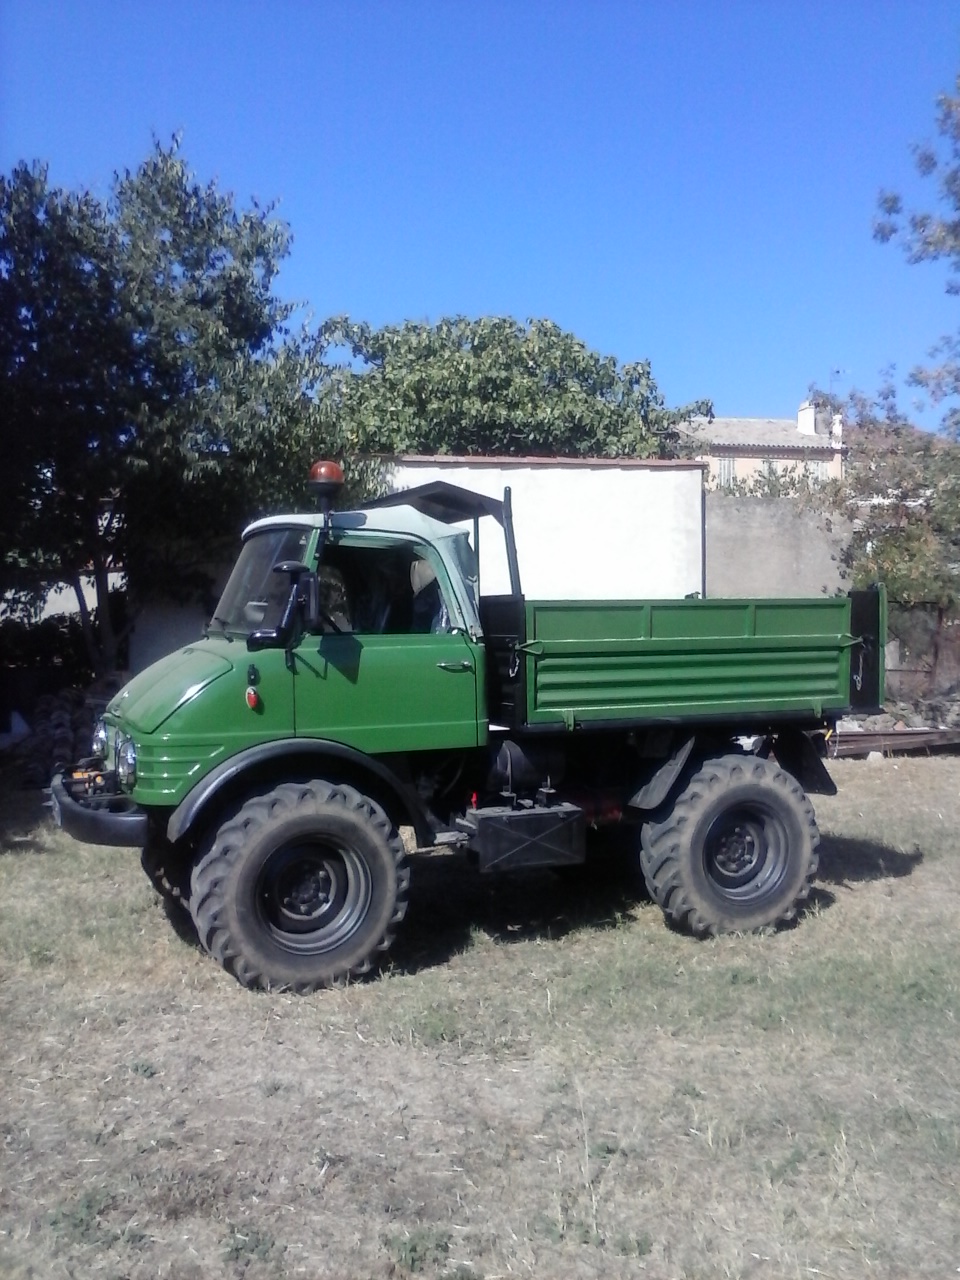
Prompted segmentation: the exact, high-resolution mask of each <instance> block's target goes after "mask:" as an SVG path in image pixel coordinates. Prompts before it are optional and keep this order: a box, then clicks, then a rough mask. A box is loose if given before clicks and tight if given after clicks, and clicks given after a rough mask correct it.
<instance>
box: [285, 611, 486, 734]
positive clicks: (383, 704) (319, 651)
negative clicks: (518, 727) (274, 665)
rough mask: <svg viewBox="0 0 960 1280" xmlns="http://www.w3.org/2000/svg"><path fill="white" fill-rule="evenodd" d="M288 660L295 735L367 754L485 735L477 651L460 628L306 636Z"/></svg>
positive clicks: (479, 653) (481, 666) (480, 661)
mask: <svg viewBox="0 0 960 1280" xmlns="http://www.w3.org/2000/svg"><path fill="white" fill-rule="evenodd" d="M294 662H295V673H294V699H295V715H296V732H297V736H298V737H311V738H328V739H332V740H333V741H336V742H342V743H344V744H345V745H347V746H351V747H355V748H356V749H357V750H358V751H363V752H366V753H367V754H369V755H382V754H385V753H388V752H396V751H431V750H450V749H454V748H461V749H462V748H467V747H475V746H477V745H479V744H480V743H481V742H484V741H486V731H487V724H486V713H485V712H483V713H482V714H481V708H482V707H483V705H484V699H483V690H484V675H485V672H484V651H483V648H482V646H480V645H477V644H474V643H473V642H472V641H471V640H470V638H469V637H468V636H467V635H465V634H463V633H462V632H460V631H454V632H441V633H437V634H434V633H426V634H422V635H421V634H415V633H401V634H374V633H369V634H364V633H362V632H359V633H358V632H339V633H338V632H329V633H327V634H324V635H319V636H317V635H314V636H305V637H304V638H303V640H302V641H301V643H300V644H299V646H298V647H297V649H296V650H295V651H294Z"/></svg>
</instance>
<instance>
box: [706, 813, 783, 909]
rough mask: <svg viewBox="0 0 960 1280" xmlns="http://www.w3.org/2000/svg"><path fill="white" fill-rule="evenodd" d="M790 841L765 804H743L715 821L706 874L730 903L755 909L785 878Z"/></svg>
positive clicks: (709, 836)
mask: <svg viewBox="0 0 960 1280" xmlns="http://www.w3.org/2000/svg"><path fill="white" fill-rule="evenodd" d="M789 860H790V839H789V833H788V831H787V828H786V825H785V823H784V822H783V819H782V818H781V817H780V816H779V814H777V813H776V812H775V811H774V810H773V809H771V808H769V807H768V806H767V805H763V804H757V803H753V804H740V805H737V806H735V807H733V808H730V809H727V810H725V811H724V812H723V813H721V814H719V815H718V816H717V817H716V818H714V820H713V822H711V824H710V827H709V829H708V830H707V834H706V839H705V840H704V844H703V864H704V870H705V871H706V874H707V876H708V878H709V880H710V883H711V884H712V885H713V887H714V888H715V889H716V890H717V892H719V893H720V894H721V895H722V896H723V897H724V898H726V899H727V900H728V901H730V902H734V903H738V904H743V905H750V906H752V905H754V904H756V903H758V902H761V901H763V900H764V899H765V898H767V897H768V896H769V895H770V894H771V893H773V892H775V891H776V889H777V888H778V887H779V885H780V883H781V882H782V880H783V878H784V876H785V875H786V873H787V867H788V865H789Z"/></svg>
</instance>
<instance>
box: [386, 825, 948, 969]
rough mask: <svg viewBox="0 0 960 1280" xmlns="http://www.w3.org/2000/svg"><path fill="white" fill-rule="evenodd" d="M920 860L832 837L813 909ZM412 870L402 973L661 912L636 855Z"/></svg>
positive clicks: (437, 864) (431, 860)
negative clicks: (637, 912) (561, 864)
mask: <svg viewBox="0 0 960 1280" xmlns="http://www.w3.org/2000/svg"><path fill="white" fill-rule="evenodd" d="M922 860H923V853H922V851H921V850H920V849H919V848H918V849H915V850H914V851H913V852H910V853H905V852H903V851H902V850H899V849H894V848H892V847H890V846H889V845H883V844H879V843H877V842H876V841H872V840H857V839H852V838H850V837H847V836H824V838H823V840H822V841H821V845H820V869H819V873H818V875H817V880H816V884H815V887H814V890H813V893H812V894H811V896H810V905H811V906H812V907H816V909H817V910H821V911H822V910H826V909H829V908H830V907H831V906H832V905H833V904H834V903H835V902H836V900H837V895H836V893H835V892H834V890H837V889H844V888H848V887H850V886H852V885H854V884H857V883H862V882H868V881H873V880H884V879H898V878H901V877H904V876H909V875H910V874H912V872H913V871H914V869H915V868H916V867H917V866H918V865H919V864H920V863H921V862H922ZM411 867H412V884H411V893H410V907H409V910H408V912H407V916H406V919H405V920H404V923H403V925H402V927H401V929H400V932H399V933H398V935H397V940H396V942H395V943H394V945H393V947H392V948H391V951H390V960H389V968H390V969H391V970H392V971H393V972H395V973H404V974H413V973H417V972H419V971H420V970H423V969H429V968H432V967H433V966H434V965H440V964H444V963H446V962H447V961H448V960H449V959H450V958H451V957H452V956H455V955H457V954H459V953H460V952H462V951H464V950H466V949H467V948H468V947H469V946H470V943H471V939H472V938H473V936H475V935H476V934H477V933H481V934H484V935H486V936H487V937H489V938H492V939H494V940H495V941H497V942H504V943H509V942H524V941H530V940H535V939H542V940H552V939H557V938H562V937H564V936H566V935H567V934H569V933H572V932H575V931H576V930H579V929H586V928H589V929H611V928H617V927H618V926H619V925H620V924H621V922H622V919H623V917H624V915H625V914H626V913H628V912H629V911H631V910H633V909H634V908H635V907H637V906H638V905H639V904H642V903H646V904H648V906H649V908H650V909H651V910H656V908H655V907H654V906H653V904H652V903H651V901H650V897H649V895H648V893H647V891H646V887H645V885H644V883H643V877H642V876H641V874H640V870H639V866H638V865H637V861H636V857H635V856H634V857H630V856H628V855H627V854H625V853H624V852H623V851H614V850H605V851H603V853H602V854H597V855H595V856H594V857H592V858H590V859H589V860H588V861H587V863H586V864H585V865H584V866H583V867H576V868H570V869H569V870H566V871H562V872H556V871H526V872H512V873H509V874H506V875H503V876H489V877H488V876H481V875H479V874H478V873H477V871H476V870H475V869H474V868H472V867H470V866H469V865H468V864H467V860H466V857H465V855H463V854H462V853H444V854H420V855H415V856H414V857H413V858H412V859H411ZM802 914H803V913H801V919H802Z"/></svg>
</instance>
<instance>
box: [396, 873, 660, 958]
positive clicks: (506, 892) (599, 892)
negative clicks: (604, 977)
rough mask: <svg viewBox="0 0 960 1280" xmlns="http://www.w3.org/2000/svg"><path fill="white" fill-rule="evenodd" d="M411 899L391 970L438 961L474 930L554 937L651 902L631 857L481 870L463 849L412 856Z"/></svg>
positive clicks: (603, 923)
mask: <svg viewBox="0 0 960 1280" xmlns="http://www.w3.org/2000/svg"><path fill="white" fill-rule="evenodd" d="M411 872H412V883H411V891H410V907H409V909H408V911H407V916H406V919H405V920H404V922H403V926H402V927H401V929H400V932H399V933H398V935H397V939H396V942H395V943H394V945H393V946H392V947H391V950H390V960H389V967H390V969H391V970H392V971H393V972H395V973H396V972H399V973H406V974H412V973H417V972H419V971H420V970H422V969H429V968H432V967H433V966H434V965H440V964H444V963H445V962H446V961H447V960H449V959H450V958H451V957H452V956H454V955H457V954H459V953H460V952H462V951H464V950H466V949H467V948H468V947H469V946H470V943H471V940H472V938H473V937H474V936H475V935H476V934H478V933H480V934H484V935H485V936H487V937H489V938H493V939H495V940H496V941H498V942H506V943H509V942H524V941H530V940H533V939H538V938H539V939H544V940H552V939H557V938H562V937H565V936H566V935H567V934H569V933H572V932H574V931H576V930H578V929H583V928H590V929H613V928H617V927H618V925H619V924H620V923H621V922H622V919H623V916H624V915H625V914H626V913H627V912H629V911H631V910H632V909H633V908H635V907H636V906H637V905H638V904H639V903H643V902H647V903H649V902H650V899H649V896H648V894H647V891H646V887H645V886H644V883H643V878H642V876H641V874H640V869H639V866H638V865H637V864H636V859H629V858H626V857H614V856H612V855H606V854H604V855H599V856H597V857H595V858H592V859H590V860H588V862H587V863H586V864H585V865H583V866H580V867H570V868H565V869H563V870H560V871H550V870H530V871H514V872H508V873H506V874H504V875H494V876H481V875H480V874H479V873H478V872H477V871H476V869H475V868H474V867H471V866H470V865H469V864H468V862H467V859H466V856H465V855H464V854H462V853H444V854H440V855H438V854H426V855H415V856H414V857H413V858H412V859H411Z"/></svg>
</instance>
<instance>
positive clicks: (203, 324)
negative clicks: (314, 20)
mask: <svg viewBox="0 0 960 1280" xmlns="http://www.w3.org/2000/svg"><path fill="white" fill-rule="evenodd" d="M288 249H289V232H288V230H287V228H286V227H285V226H284V225H283V224H282V223H280V222H278V221H277V220H276V219H275V218H273V216H272V211H271V210H270V209H269V208H261V207H260V206H258V205H256V204H254V206H253V207H252V209H251V210H249V211H245V212H239V211H238V210H237V209H236V208H235V205H234V201H233V197H232V196H229V195H224V194H222V193H220V192H219V191H218V190H217V188H216V187H215V186H214V185H212V184H211V185H208V186H201V185H200V184H199V183H198V182H197V181H196V179H195V178H194V177H193V175H192V174H191V172H190V171H189V169H188V167H187V165H186V164H185V162H184V161H183V159H182V158H181V157H180V155H179V152H178V144H177V142H176V141H174V142H173V143H172V144H171V145H170V146H169V147H164V146H161V145H159V144H156V145H155V146H154V149H153V152H152V153H151V155H150V156H149V157H148V158H147V159H146V160H145V161H144V163H143V164H141V165H140V167H139V168H138V169H137V170H136V171H134V172H126V173H124V174H121V175H117V177H116V179H115V181H114V186H113V190H112V194H111V197H110V199H109V200H108V201H106V202H101V201H99V200H97V199H96V198H95V197H93V196H92V195H90V194H89V193H81V194H76V193H72V192H67V191H63V190H60V189H57V188H53V187H51V186H50V185H49V182H48V174H47V170H46V168H45V167H44V166H42V165H39V164H34V165H32V166H28V165H26V164H19V165H17V166H16V168H15V169H14V170H13V172H12V173H11V174H10V176H9V177H2V178H0V380H2V392H0V394H2V396H3V403H2V409H3V416H4V422H5V427H6V432H5V435H6V436H7V438H8V459H7V460H8V477H7V478H8V488H7V499H8V500H7V502H5V503H4V505H3V509H2V511H0V536H2V545H3V548H4V554H3V561H2V564H0V588H3V589H9V588H11V587H16V588H21V589H26V590H32V591H33V592H34V593H36V594H39V595H42V593H43V591H44V589H45V587H46V585H47V584H48V583H50V582H52V581H65V582H68V583H74V584H75V585H76V584H78V582H79V577H80V575H81V574H83V573H87V572H92V574H93V575H94V578H95V580H96V585H97V591H98V598H99V599H100V600H101V601H102V600H103V599H104V598H105V595H106V590H107V583H108V575H109V574H110V572H111V571H115V570H117V569H119V568H121V567H122V568H123V570H124V571H125V572H126V575H127V580H128V586H129V589H130V592H131V594H132V595H133V597H134V598H135V599H136V600H142V599H144V598H145V597H147V596H148V595H150V594H152V593H164V592H166V593H170V592H175V593H176V594H177V595H178V596H180V597H181V598H183V597H184V596H188V595H189V594H190V593H191V592H196V591H198V590H199V589H200V588H201V587H202V584H203V582H204V581H205V576H204V573H203V569H204V564H205V563H208V562H209V561H210V560H211V559H213V558H215V557H216V554H217V552H218V549H219V545H220V543H221V541H222V540H223V539H224V538H225V537H226V538H228V539H232V538H233V537H235V535H236V532H237V530H238V528H239V527H240V526H241V525H242V523H243V521H244V519H245V518H247V517H248V516H249V515H250V514H251V513H256V512H257V511H259V510H263V509H265V508H266V507H268V506H269V505H270V504H271V503H273V502H276V501H278V500H280V499H281V498H282V499H286V500H290V499H291V498H292V496H293V491H294V485H295V491H296V492H300V491H301V490H302V476H303V474H305V470H306V460H307V459H309V458H311V457H312V456H315V450H316V448H317V442H318V435H320V434H322V430H323V428H322V426H321V422H320V411H319V406H318V403H317V398H316V396H315V394H313V392H314V388H315V386H316V384H317V383H318V382H319V380H320V376H321V372H320V354H321V349H320V347H319V346H318V344H317V343H316V342H315V341H313V340H312V339H310V338H309V337H307V336H306V335H304V334H297V335H294V334H291V333H290V332H289V331H288V328H287V326H288V322H289V320H290V315H291V312H290V308H289V307H288V306H286V305H285V304H282V303H280V302H279V301H278V300H277V299H276V298H275V297H274V295H273V292H272V285H273V280H274V277H275V274H276V271H277V267H278V264H279V262H280V261H281V260H282V258H283V257H284V256H285V255H286V253H287V252H288ZM294 477H296V481H295V480H294ZM101 612H103V611H101ZM81 613H82V614H83V623H84V626H85V629H86V633H87V640H88V648H89V651H90V657H91V660H92V661H94V663H95V664H96V665H98V666H109V665H112V663H113V661H114V659H115V656H116V649H117V637H116V636H115V635H114V634H113V633H112V629H111V627H110V625H109V619H107V618H106V615H104V619H103V621H102V622H101V626H100V630H99V634H95V632H94V630H93V626H92V620H91V619H89V618H88V617H87V616H86V615H85V613H83V606H82V603H81Z"/></svg>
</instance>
